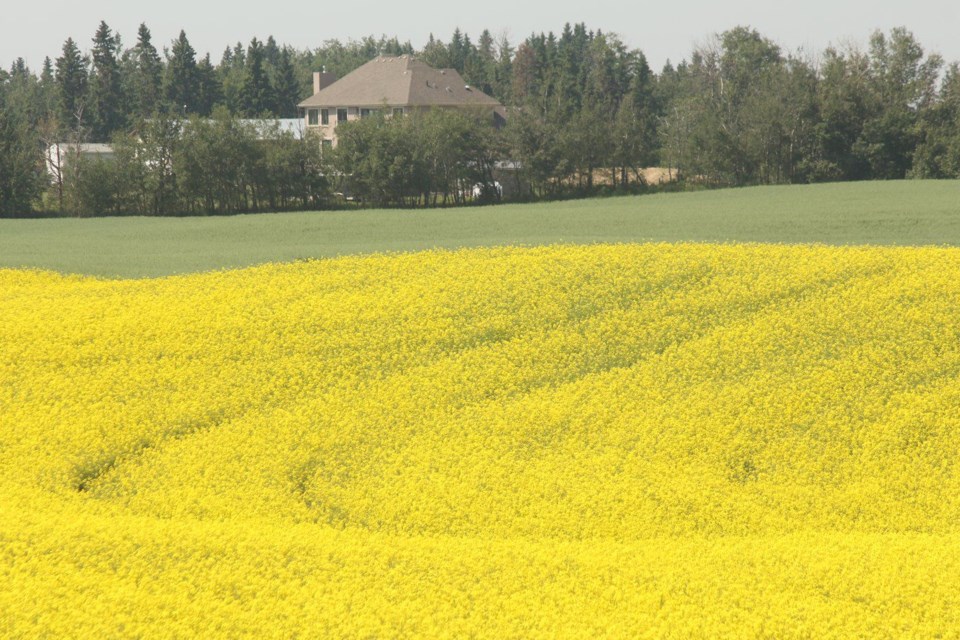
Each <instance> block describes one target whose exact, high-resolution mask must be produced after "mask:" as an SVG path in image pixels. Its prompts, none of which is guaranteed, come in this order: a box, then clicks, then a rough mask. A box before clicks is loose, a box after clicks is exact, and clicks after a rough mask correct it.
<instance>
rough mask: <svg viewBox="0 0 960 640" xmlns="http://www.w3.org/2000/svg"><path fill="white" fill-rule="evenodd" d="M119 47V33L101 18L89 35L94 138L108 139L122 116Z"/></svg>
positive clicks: (92, 129)
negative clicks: (114, 31) (91, 58)
mask: <svg viewBox="0 0 960 640" xmlns="http://www.w3.org/2000/svg"><path fill="white" fill-rule="evenodd" d="M119 50H120V37H119V35H114V33H113V32H112V31H111V29H110V27H109V26H107V23H106V22H103V21H101V22H100V26H99V27H98V28H97V33H96V35H94V37H93V69H92V72H91V74H90V123H91V133H92V135H93V138H94V139H95V140H98V141H106V140H109V139H110V135H111V134H112V133H113V132H114V131H117V130H119V129H121V128H122V127H123V126H124V123H125V120H126V111H125V109H124V106H125V105H124V104H123V92H122V87H121V85H120V64H119V61H118V56H119Z"/></svg>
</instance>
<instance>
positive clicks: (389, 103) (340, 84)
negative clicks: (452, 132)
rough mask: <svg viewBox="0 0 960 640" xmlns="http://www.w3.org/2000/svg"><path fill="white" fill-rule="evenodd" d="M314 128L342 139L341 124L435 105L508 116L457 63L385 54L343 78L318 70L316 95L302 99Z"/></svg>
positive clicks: (495, 120) (329, 140)
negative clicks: (449, 65) (442, 65)
mask: <svg viewBox="0 0 960 640" xmlns="http://www.w3.org/2000/svg"><path fill="white" fill-rule="evenodd" d="M299 107H300V109H301V111H302V113H303V118H304V124H305V126H306V129H307V130H308V131H314V132H316V133H317V134H318V135H319V136H320V139H321V140H322V141H323V144H324V146H334V145H336V143H337V125H338V124H340V123H341V122H349V121H351V120H357V119H359V118H365V117H368V116H370V115H373V114H376V113H379V112H381V111H383V112H384V115H385V116H387V117H393V116H397V115H403V114H406V113H411V112H414V111H417V110H422V109H431V108H434V107H443V108H459V109H474V110H478V111H480V112H487V113H489V115H490V121H491V124H494V125H497V126H499V125H500V124H502V123H503V122H504V116H505V110H504V107H503V105H502V104H500V103H499V102H498V101H497V100H496V99H495V98H493V97H491V96H488V95H487V94H485V93H484V92H483V91H480V90H479V89H477V88H476V87H471V86H470V85H468V84H467V83H466V82H464V81H463V78H462V77H460V74H459V73H457V72H456V70H454V69H434V68H433V67H431V66H430V65H428V64H426V63H424V62H421V61H420V60H418V59H417V58H415V57H414V56H407V55H405V56H398V57H379V58H376V59H374V60H371V61H370V62H368V63H366V64H365V65H363V66H362V67H360V68H359V69H356V70H354V71H352V72H350V73H349V74H347V75H346V76H344V77H343V78H341V79H339V80H337V79H336V77H335V76H334V75H333V74H330V73H314V74H313V95H312V96H310V97H309V98H307V99H306V100H304V101H303V102H301V103H300V105H299Z"/></svg>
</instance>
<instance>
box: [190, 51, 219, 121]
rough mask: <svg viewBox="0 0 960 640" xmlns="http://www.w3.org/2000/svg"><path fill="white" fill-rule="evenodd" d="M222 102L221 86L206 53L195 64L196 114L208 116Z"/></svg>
mask: <svg viewBox="0 0 960 640" xmlns="http://www.w3.org/2000/svg"><path fill="white" fill-rule="evenodd" d="M222 102H223V86H222V85H221V84H220V78H219V77H218V75H217V70H216V69H215V68H214V66H213V63H212V62H210V54H209V53H208V54H207V55H205V56H204V57H203V60H201V61H200V62H199V63H198V64H197V102H196V108H197V113H198V114H199V115H201V116H209V115H210V114H212V113H213V110H214V108H215V107H216V106H217V105H218V104H220V103H222Z"/></svg>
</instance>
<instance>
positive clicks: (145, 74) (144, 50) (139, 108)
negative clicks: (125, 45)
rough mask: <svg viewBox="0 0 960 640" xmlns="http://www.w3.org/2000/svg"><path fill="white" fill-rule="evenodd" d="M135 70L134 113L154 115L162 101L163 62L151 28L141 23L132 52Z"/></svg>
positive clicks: (133, 83) (133, 81)
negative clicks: (154, 43)
mask: <svg viewBox="0 0 960 640" xmlns="http://www.w3.org/2000/svg"><path fill="white" fill-rule="evenodd" d="M131 57H132V63H133V71H132V74H131V75H132V77H131V78H130V92H131V94H132V95H131V102H132V106H133V110H134V113H136V114H137V115H138V116H139V117H141V118H148V117H150V116H152V115H154V114H155V113H156V112H157V110H158V109H159V108H160V104H161V102H162V93H161V90H162V88H163V62H162V61H161V60H160V54H159V53H157V48H156V47H154V46H153V42H152V39H151V35H150V29H148V28H147V25H146V24H141V25H140V29H139V30H138V31H137V44H136V46H134V47H133V50H132V52H131Z"/></svg>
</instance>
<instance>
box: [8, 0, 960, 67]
mask: <svg viewBox="0 0 960 640" xmlns="http://www.w3.org/2000/svg"><path fill="white" fill-rule="evenodd" d="M3 4H4V5H5V6H4V7H3V10H2V12H0V65H2V67H3V68H9V66H10V63H11V62H12V61H13V60H14V59H15V58H17V57H18V56H23V57H24V58H25V59H26V60H27V62H28V64H29V65H30V66H31V67H32V68H35V69H36V68H39V66H40V64H41V63H42V61H43V58H44V56H47V55H49V56H50V57H51V58H56V57H57V56H58V55H59V54H60V50H61V48H62V45H63V41H64V40H66V38H67V37H68V36H70V37H73V38H74V39H75V40H77V41H78V43H79V44H80V47H81V49H83V50H84V51H86V50H88V49H89V48H90V40H91V38H92V37H93V33H94V31H95V30H96V28H97V25H98V24H99V22H100V20H106V21H107V24H109V25H110V26H111V27H112V28H113V29H114V30H115V31H119V32H120V34H121V36H122V37H123V42H124V46H130V45H132V44H133V43H134V42H135V41H136V32H137V26H138V25H139V24H140V23H141V22H146V23H147V26H149V27H150V30H151V31H152V33H153V39H154V44H155V45H157V47H158V48H162V46H163V45H167V44H169V42H170V41H171V40H172V39H173V38H174V37H175V36H176V35H177V34H178V33H179V31H180V29H181V28H182V29H185V30H186V32H187V36H188V38H189V39H190V42H191V44H192V45H193V47H194V48H195V49H196V50H197V51H198V52H199V53H200V55H203V54H204V53H206V52H207V51H209V52H210V53H211V54H212V57H213V60H214V62H217V61H219V59H220V54H221V53H222V51H223V49H224V47H225V46H226V45H228V44H231V43H235V42H237V41H238V40H239V41H242V42H243V43H244V44H246V43H247V42H249V41H250V38H251V37H253V36H257V37H259V38H261V39H265V38H266V37H267V36H268V35H271V34H272V35H273V36H274V37H275V38H276V39H277V41H278V42H280V43H281V44H284V43H285V44H289V45H293V46H295V47H297V48H304V47H315V46H317V45H319V44H320V43H322V42H323V41H324V40H328V39H332V38H338V39H340V40H347V39H350V38H354V39H356V38H360V37H362V36H365V35H370V34H374V35H377V36H379V35H381V34H386V35H388V36H393V35H396V36H398V37H399V38H400V40H401V41H406V40H410V42H411V43H412V44H413V46H414V47H417V48H419V47H421V46H423V44H424V43H425V42H426V40H427V37H428V36H429V34H430V33H431V32H432V33H433V34H434V35H436V36H437V37H438V38H442V39H443V40H449V36H450V34H451V33H452V32H453V30H454V28H455V27H458V26H459V27H460V28H461V29H462V30H464V31H466V32H467V33H468V34H470V36H471V37H472V38H473V39H474V40H476V36H477V35H479V33H480V31H481V30H483V29H484V28H488V29H490V30H491V32H493V33H494V35H499V34H501V33H505V34H507V35H508V36H509V38H510V40H511V42H513V43H514V44H515V43H516V42H517V41H520V40H522V39H524V38H525V37H526V36H527V35H529V34H530V33H531V32H533V31H538V32H539V31H544V32H546V31H550V30H552V31H555V32H559V31H560V30H561V29H562V28H563V25H564V23H565V22H581V21H582V22H586V23H587V26H588V28H591V29H602V30H603V31H612V32H616V33H618V34H619V35H620V36H621V37H622V38H623V39H624V41H625V42H626V43H627V45H629V46H630V47H636V48H640V49H642V50H643V51H644V52H645V53H646V54H647V57H648V58H649V60H650V64H651V66H652V67H653V68H654V69H655V70H659V69H660V67H661V66H662V65H663V63H664V61H665V60H667V59H668V58H669V59H671V60H673V61H674V62H676V61H678V60H679V59H681V58H684V57H688V56H689V53H690V50H691V49H692V47H693V46H694V45H695V44H696V43H698V42H703V41H704V40H705V39H706V38H707V37H708V36H709V35H710V34H712V33H716V32H720V31H724V30H726V29H729V28H730V27H733V26H736V25H738V24H746V25H750V26H752V27H754V28H756V29H757V30H759V31H760V32H761V33H762V34H764V35H765V36H767V37H769V38H771V39H773V40H775V41H776V42H778V43H779V44H780V45H781V46H782V47H784V48H785V49H787V50H790V51H793V50H795V49H797V48H800V47H803V48H804V49H806V50H807V51H810V52H817V51H820V50H822V49H823V48H824V47H825V46H826V45H827V44H830V43H834V44H838V43H844V42H854V43H859V44H865V43H866V41H867V38H868V37H869V34H870V33H871V32H872V31H873V30H874V29H883V30H888V29H890V28H891V27H895V26H899V25H903V26H906V27H907V28H908V29H910V30H911V31H913V33H914V34H915V35H916V37H917V39H918V40H919V41H920V43H921V44H922V45H923V46H924V47H925V49H926V50H927V51H936V52H939V53H940V54H941V55H943V56H944V58H946V59H947V60H948V61H952V60H960V2H958V1H956V0H954V1H953V2H946V1H935V0H913V1H912V2H907V1H903V0H899V1H897V2H891V1H887V0H880V1H877V2H851V1H849V0H805V1H804V2H790V3H778V2H772V1H770V0H767V1H765V2H761V1H757V0H727V1H725V2H707V1H703V0H693V1H690V2H635V1H633V2H622V1H621V2H614V1H612V0H593V1H584V0H578V1H576V2H574V1H573V0H552V1H551V0H547V1H546V2H543V3H539V2H538V3H532V2H531V3H524V2H518V1H517V0H484V1H483V2H456V3H455V2H439V1H438V0H407V1H406V2H397V1H394V2H351V1H343V0H324V1H322V2H310V3H305V2H284V3H281V2H274V3H271V2H263V0H231V2H219V1H211V2H197V1H196V0H161V1H154V2H149V3H145V2H144V3H141V2H133V1H130V0H85V1H64V0H48V1H47V2H25V1H23V0H4V2H3Z"/></svg>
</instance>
